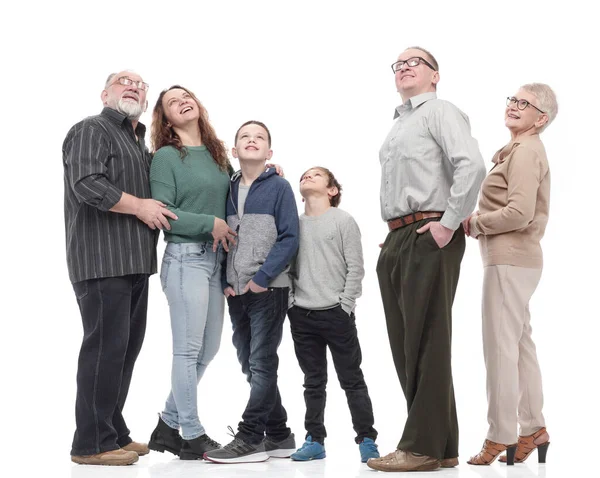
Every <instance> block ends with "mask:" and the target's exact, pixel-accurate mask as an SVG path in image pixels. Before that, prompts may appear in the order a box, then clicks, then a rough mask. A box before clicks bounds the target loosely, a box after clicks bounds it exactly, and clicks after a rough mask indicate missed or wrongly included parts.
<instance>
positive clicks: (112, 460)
mask: <svg viewBox="0 0 600 478" xmlns="http://www.w3.org/2000/svg"><path fill="white" fill-rule="evenodd" d="M147 91H148V85H147V84H146V83H144V82H143V80H142V78H141V77H140V76H139V75H137V74H135V73H133V72H129V71H123V72H120V73H116V74H111V75H109V77H108V80H107V81H106V84H105V86H104V90H103V91H102V94H101V99H102V103H103V104H104V109H103V110H102V112H101V113H100V114H99V115H96V116H91V117H89V118H86V119H84V120H83V121H81V122H79V123H77V124H76V125H75V126H73V127H72V128H71V130H70V131H69V133H68V134H67V137H66V139H65V141H64V143H63V166H64V186H65V193H64V194H65V229H66V242H67V267H68V270H69V278H70V280H71V282H72V284H73V289H74V291H75V295H76V297H77V302H78V305H79V309H80V312H81V317H82V322H83V343H82V345H81V350H80V353H79V362H78V369H77V398H76V404H75V419H76V425H77V429H76V431H75V436H74V438H73V446H72V449H71V460H72V461H73V462H75V463H80V464H92V465H130V464H132V463H134V462H136V461H137V460H138V456H139V455H144V454H146V453H148V447H147V446H146V445H144V444H141V443H136V442H133V441H132V440H131V438H130V437H129V429H128V428H127V425H126V424H125V420H124V418H123V415H122V411H123V406H124V405H125V399H126V398H127V392H128V390H129V384H130V382H131V375H132V372H133V366H134V363H135V360H136V358H137V356H138V353H139V352H140V349H141V347H142V342H143V340H144V333H145V329H146V308H147V304H148V278H149V277H150V274H153V273H155V272H156V242H157V239H158V234H157V233H158V230H157V228H158V229H163V228H166V229H170V226H169V222H168V220H167V218H170V219H177V217H176V216H175V215H174V214H173V213H172V212H170V211H169V210H168V209H167V208H166V207H165V205H164V204H162V203H160V202H159V201H155V200H153V199H151V197H152V196H151V194H150V185H149V181H148V174H149V170H150V160H151V156H150V153H149V152H148V149H147V148H146V145H145V142H144V135H145V132H146V127H145V126H144V125H143V124H141V123H140V122H139V118H140V116H141V115H142V113H143V112H144V111H146V107H147V101H146V93H147Z"/></svg>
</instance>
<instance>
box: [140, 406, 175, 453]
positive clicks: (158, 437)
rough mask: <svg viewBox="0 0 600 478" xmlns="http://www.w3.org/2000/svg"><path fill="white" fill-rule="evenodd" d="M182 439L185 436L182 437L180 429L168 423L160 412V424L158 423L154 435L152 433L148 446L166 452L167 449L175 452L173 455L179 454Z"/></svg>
mask: <svg viewBox="0 0 600 478" xmlns="http://www.w3.org/2000/svg"><path fill="white" fill-rule="evenodd" d="M182 441H183V438H181V435H180V434H179V431H178V430H175V429H174V428H171V427H170V426H169V425H167V424H166V423H165V422H164V421H163V419H162V418H161V416H160V414H159V415H158V425H156V428H155V429H154V431H153V432H152V435H150V441H149V442H148V448H150V449H151V450H154V451H159V452H161V453H164V452H165V450H166V451H168V452H169V453H173V455H179V450H181V442H182Z"/></svg>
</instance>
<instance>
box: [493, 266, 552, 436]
mask: <svg viewBox="0 0 600 478" xmlns="http://www.w3.org/2000/svg"><path fill="white" fill-rule="evenodd" d="M541 275H542V270H541V269H529V268H525V267H516V266H509V265H499V266H487V267H485V268H484V276H483V304H482V309H483V310H482V314H483V355H484V357H485V367H486V369H487V396H488V423H489V425H490V427H489V430H488V434H487V438H488V440H492V441H494V442H496V443H503V444H505V445H508V444H512V443H516V442H517V423H518V425H519V432H518V433H519V434H520V435H531V434H532V433H535V432H536V431H537V430H539V429H540V428H541V427H543V426H545V423H544V415H542V406H543V403H544V399H543V395H542V375H541V372H540V366H539V364H538V361H537V354H536V351H535V344H534V343H533V339H532V338H531V325H530V315H529V300H530V299H531V296H532V295H533V293H534V291H535V289H536V287H537V285H538V283H539V281H540V277H541Z"/></svg>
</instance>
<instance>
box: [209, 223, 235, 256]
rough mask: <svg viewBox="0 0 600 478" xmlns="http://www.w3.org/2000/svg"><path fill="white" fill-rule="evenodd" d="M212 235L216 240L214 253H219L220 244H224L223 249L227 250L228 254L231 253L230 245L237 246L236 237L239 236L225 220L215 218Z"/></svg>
mask: <svg viewBox="0 0 600 478" xmlns="http://www.w3.org/2000/svg"><path fill="white" fill-rule="evenodd" d="M211 234H212V237H213V239H214V241H213V252H217V248H218V247H219V244H223V249H225V251H226V252H229V245H232V246H235V236H237V234H236V233H235V231H234V230H233V229H231V228H230V227H229V226H228V225H227V223H226V222H225V221H223V219H219V218H218V217H215V224H214V226H213V230H212V232H211ZM228 242H229V245H228Z"/></svg>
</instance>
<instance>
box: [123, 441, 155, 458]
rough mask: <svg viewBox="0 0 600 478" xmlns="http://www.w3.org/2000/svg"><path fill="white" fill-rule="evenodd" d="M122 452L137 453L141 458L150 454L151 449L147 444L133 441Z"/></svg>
mask: <svg viewBox="0 0 600 478" xmlns="http://www.w3.org/2000/svg"><path fill="white" fill-rule="evenodd" d="M122 450H125V451H135V452H136V453H137V454H138V455H139V456H144V455H147V454H148V453H150V448H148V445H146V444H145V443H138V442H136V441H132V442H131V443H129V444H128V445H125V446H124V447H123V448H122Z"/></svg>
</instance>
